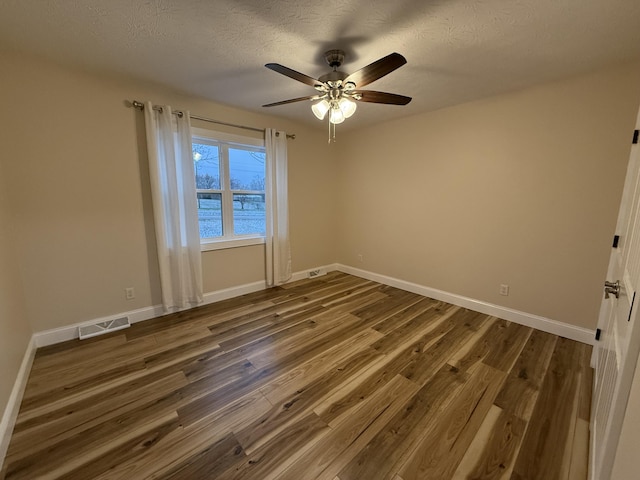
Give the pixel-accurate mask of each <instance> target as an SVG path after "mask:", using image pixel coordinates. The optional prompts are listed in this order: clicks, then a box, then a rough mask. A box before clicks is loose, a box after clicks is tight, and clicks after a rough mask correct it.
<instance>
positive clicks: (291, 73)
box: [265, 63, 322, 87]
mask: <svg viewBox="0 0 640 480" xmlns="http://www.w3.org/2000/svg"><path fill="white" fill-rule="evenodd" d="M265 67H267V68H268V69H270V70H273V71H274V72H278V73H281V74H282V75H285V76H287V77H289V78H293V79H294V80H297V81H299V82H302V83H305V84H307V85H311V86H312V87H315V86H316V85H322V82H320V81H319V80H316V79H315V78H312V77H310V76H309V75H305V74H304V73H300V72H296V71H295V70H292V69H290V68H289V67H285V66H284V65H280V64H279V63H267V64H266V65H265Z"/></svg>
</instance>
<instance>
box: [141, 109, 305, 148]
mask: <svg viewBox="0 0 640 480" xmlns="http://www.w3.org/2000/svg"><path fill="white" fill-rule="evenodd" d="M131 105H132V106H133V108H137V109H138V110H144V103H142V102H139V101H138V100H132V101H131ZM153 109H154V110H158V111H162V107H158V106H154V107H153ZM173 113H175V114H176V115H179V116H182V115H184V112H181V111H180V110H174V111H173ZM189 117H190V118H192V119H194V120H202V121H203V122H209V123H216V124H218V125H225V126H227V127H235V128H244V129H245V130H252V131H254V132H262V133H264V132H265V129H264V128H256V127H247V126H245V125H237V124H235V123H227V122H221V121H220V120H214V119H213V118H207V117H201V116H199V115H193V114H189ZM287 138H290V139H291V140H295V139H296V135H295V133H292V134H287Z"/></svg>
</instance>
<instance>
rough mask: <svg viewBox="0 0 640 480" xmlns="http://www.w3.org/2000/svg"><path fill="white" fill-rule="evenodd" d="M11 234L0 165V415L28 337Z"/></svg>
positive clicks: (29, 330) (0, 133)
mask: <svg viewBox="0 0 640 480" xmlns="http://www.w3.org/2000/svg"><path fill="white" fill-rule="evenodd" d="M4 140H5V137H4V136H3V134H2V132H0V144H2V143H3V142H4ZM13 233H14V229H13V220H12V215H11V209H10V206H9V201H8V197H7V195H6V182H5V176H4V175H3V168H2V165H1V164H0V416H2V414H3V412H4V409H5V407H6V405H7V401H8V399H9V396H10V395H11V389H12V388H13V384H14V382H15V380H16V376H17V374H18V370H19V369H20V364H21V363H22V358H23V357H24V354H25V351H26V349H27V345H28V343H29V339H30V338H31V329H30V327H29V322H28V321H27V315H26V311H25V308H24V307H25V305H24V295H23V291H22V280H21V279H20V271H19V269H18V263H17V256H16V245H15V242H14V239H13ZM0 433H1V432H0ZM0 440H1V439H0ZM1 464H2V458H0V465H1Z"/></svg>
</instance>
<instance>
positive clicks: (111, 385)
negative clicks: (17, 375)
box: [0, 272, 592, 480]
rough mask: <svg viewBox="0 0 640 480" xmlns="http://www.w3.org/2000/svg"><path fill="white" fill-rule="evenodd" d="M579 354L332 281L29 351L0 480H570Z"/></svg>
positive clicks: (578, 348) (584, 364) (547, 338)
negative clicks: (29, 364) (28, 364)
mask: <svg viewBox="0 0 640 480" xmlns="http://www.w3.org/2000/svg"><path fill="white" fill-rule="evenodd" d="M590 353H591V347H590V346H587V345H584V344H581V343H578V342H574V341H571V340H567V339H564V338H559V337H556V336H553V335H550V334H547V333H543V332H540V331H535V330H532V329H530V328H527V327H523V326H521V325H518V324H514V323H510V322H507V321H504V320H500V319H497V318H494V317H490V316H487V315H483V314H479V313H476V312H473V311H470V310H465V309H463V308H459V307H454V306H452V305H449V304H446V303H442V302H438V301H435V300H432V299H429V298H425V297H421V296H419V295H415V294H413V293H409V292H405V291H402V290H398V289H395V288H392V287H388V286H383V285H380V284H377V283H374V282H370V281H367V280H363V279H361V278H357V277H353V276H349V275H346V274H342V273H338V272H333V273H330V274H328V275H326V276H324V277H320V278H317V279H314V280H303V281H300V282H295V283H292V284H289V285H286V286H284V287H280V288H274V289H270V290H267V291H263V292H258V293H253V294H249V295H245V296H243V297H239V298H235V299H231V300H227V301H223V302H220V303H217V304H212V305H208V306H205V307H200V308H197V309H194V310H190V311H187V312H182V313H178V314H174V315H168V316H165V317H162V318H159V319H156V320H151V321H147V322H143V323H138V324H135V325H133V326H132V327H131V328H129V329H127V330H123V331H120V332H115V333H113V334H110V335H108V336H104V337H97V338H94V339H90V340H84V341H72V342H67V343H64V344H59V345H54V346H51V347H47V348H43V349H40V350H38V352H37V356H36V360H35V362H34V365H33V369H32V372H31V375H30V377H29V382H28V385H27V389H26V392H25V397H24V400H23V402H22V406H21V410H20V414H19V416H18V420H17V424H16V427H15V430H14V433H13V436H12V440H11V444H10V447H9V452H8V455H7V458H6V460H5V466H4V470H3V474H0V478H2V477H3V476H5V477H6V480H18V479H30V480H33V479H65V480H71V479H78V480H88V479H100V480H105V479H127V480H138V479H151V478H153V479H163V480H167V479H173V480H176V479H188V480H200V479H217V480H227V479H229V480H230V479H236V480H239V479H251V480H262V479H280V480H284V479H291V480H314V479H324V480H356V479H357V480H376V479H389V480H414V479H435V480H445V479H455V480H462V479H483V480H488V479H514V480H520V479H544V480H554V479H563V480H565V479H566V480H577V479H580V480H584V479H586V478H587V455H588V421H589V408H590V402H591V399H590V392H591V382H592V373H591V369H590V368H589V356H590Z"/></svg>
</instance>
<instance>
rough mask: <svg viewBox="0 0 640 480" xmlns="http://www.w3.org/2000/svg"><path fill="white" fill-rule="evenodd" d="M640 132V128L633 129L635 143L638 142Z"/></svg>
mask: <svg viewBox="0 0 640 480" xmlns="http://www.w3.org/2000/svg"><path fill="white" fill-rule="evenodd" d="M639 132H640V130H634V131H633V144H634V145H635V144H637V143H638V133H639Z"/></svg>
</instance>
